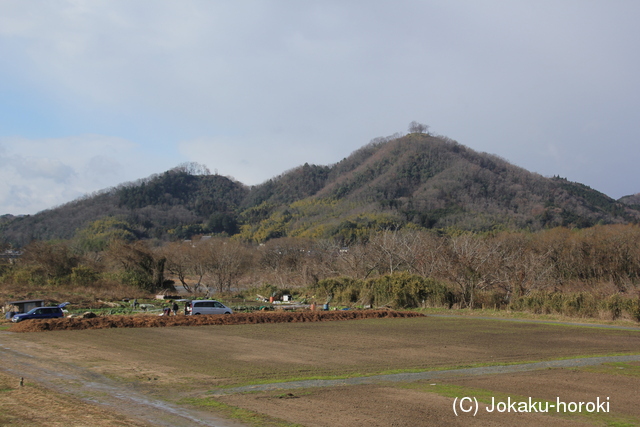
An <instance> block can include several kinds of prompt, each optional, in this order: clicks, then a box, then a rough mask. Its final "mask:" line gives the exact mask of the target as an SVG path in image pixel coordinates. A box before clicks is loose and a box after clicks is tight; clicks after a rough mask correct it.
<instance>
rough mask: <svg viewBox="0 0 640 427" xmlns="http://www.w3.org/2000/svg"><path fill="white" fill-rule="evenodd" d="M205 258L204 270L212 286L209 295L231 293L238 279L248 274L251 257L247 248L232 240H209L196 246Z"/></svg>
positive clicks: (209, 285)
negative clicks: (216, 292) (215, 292)
mask: <svg viewBox="0 0 640 427" xmlns="http://www.w3.org/2000/svg"><path fill="white" fill-rule="evenodd" d="M196 247H197V248H198V249H200V251H201V254H202V256H203V262H204V268H205V270H206V272H207V277H208V278H209V279H210V280H211V282H212V284H208V283H207V290H208V293H209V294H211V293H213V291H214V290H216V291H218V292H224V291H230V290H231V289H232V287H233V285H235V284H237V281H238V279H239V278H240V277H241V276H242V275H243V274H245V273H246V272H247V270H248V269H249V266H250V264H251V255H250V253H249V252H248V251H247V248H245V247H244V245H243V244H242V243H240V242H238V241H235V240H231V239H209V240H206V241H205V242H201V243H200V244H198V245H197V246H196Z"/></svg>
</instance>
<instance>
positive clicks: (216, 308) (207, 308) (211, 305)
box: [187, 300, 233, 316]
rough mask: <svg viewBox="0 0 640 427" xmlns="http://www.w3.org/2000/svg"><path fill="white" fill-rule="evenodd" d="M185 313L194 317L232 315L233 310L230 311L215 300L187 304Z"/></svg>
mask: <svg viewBox="0 0 640 427" xmlns="http://www.w3.org/2000/svg"><path fill="white" fill-rule="evenodd" d="M187 311H188V314H191V315H194V316H195V315H199V314H232V313H233V310H231V309H230V308H229V307H227V306H226V305H224V304H222V303H221V302H219V301H215V300H195V301H191V304H189V306H188V308H187Z"/></svg>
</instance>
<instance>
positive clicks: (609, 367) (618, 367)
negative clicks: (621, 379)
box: [577, 362, 640, 377]
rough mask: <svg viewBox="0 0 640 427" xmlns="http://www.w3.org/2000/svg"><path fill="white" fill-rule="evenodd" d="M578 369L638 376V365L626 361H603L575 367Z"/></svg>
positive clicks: (639, 369) (639, 373) (639, 368)
mask: <svg viewBox="0 0 640 427" xmlns="http://www.w3.org/2000/svg"><path fill="white" fill-rule="evenodd" d="M577 369H578V370H580V371H586V372H593V373H598V374H607V375H622V376H625V377H640V365H635V364H632V363H628V362H612V363H603V364H602V365H597V366H585V367H583V368H577Z"/></svg>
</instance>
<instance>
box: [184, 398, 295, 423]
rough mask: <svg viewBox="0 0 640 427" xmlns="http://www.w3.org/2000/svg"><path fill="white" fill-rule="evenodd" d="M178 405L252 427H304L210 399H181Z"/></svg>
mask: <svg viewBox="0 0 640 427" xmlns="http://www.w3.org/2000/svg"><path fill="white" fill-rule="evenodd" d="M178 404H181V405H190V406H193V407H196V408H206V409H210V410H214V411H215V412H216V413H217V414H220V415H221V416H223V417H225V418H229V419H234V420H238V421H241V422H243V423H245V424H247V425H249V426H251V427H303V426H301V425H300V424H293V423H289V422H287V421H284V420H281V419H278V418H274V417H270V416H268V415H264V414H260V413H258V412H254V411H250V410H248V409H243V408H239V407H237V406H233V405H228V404H226V403H222V402H219V401H217V400H215V399H213V398H210V397H204V398H197V397H190V398H185V399H181V400H180V401H179V402H178Z"/></svg>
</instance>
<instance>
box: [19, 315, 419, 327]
mask: <svg viewBox="0 0 640 427" xmlns="http://www.w3.org/2000/svg"><path fill="white" fill-rule="evenodd" d="M402 317H424V315H423V314H420V313H414V312H400V311H391V310H340V311H305V312H286V313H279V312H276V313H274V312H258V313H236V314H226V315H224V314H223V315H208V316H182V315H177V316H166V317H165V316H104V317H95V318H93V319H80V318H71V319H47V320H26V321H22V322H20V323H15V324H13V325H12V326H11V328H10V331H11V332H42V331H61V330H79V329H109V328H158V327H164V326H208V325H244V324H256V323H299V322H323V321H331V320H356V319H382V318H402Z"/></svg>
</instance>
